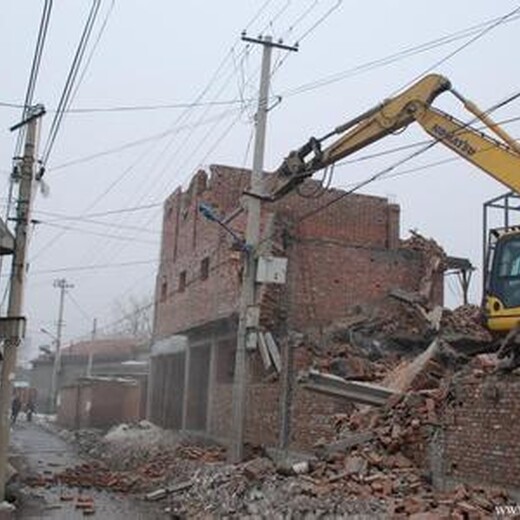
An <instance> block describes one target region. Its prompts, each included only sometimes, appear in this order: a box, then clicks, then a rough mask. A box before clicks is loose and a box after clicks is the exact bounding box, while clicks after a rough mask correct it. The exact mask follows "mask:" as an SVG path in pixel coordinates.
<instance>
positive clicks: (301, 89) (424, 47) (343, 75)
mask: <svg viewBox="0 0 520 520" xmlns="http://www.w3.org/2000/svg"><path fill="white" fill-rule="evenodd" d="M502 18H503V17H499V18H492V19H490V20H487V21H485V22H482V23H479V24H477V25H473V26H470V27H467V28H465V29H462V30H459V31H456V32H453V33H450V34H448V35H446V36H443V37H441V38H436V39H434V40H429V41H427V42H424V43H421V44H419V45H414V46H412V47H408V48H406V49H404V50H402V51H399V52H396V53H392V54H389V55H387V56H384V57H383V58H378V59H376V60H371V61H368V62H365V63H362V64H360V65H356V66H355V67H351V68H348V69H346V70H344V71H341V72H337V73H334V74H332V75H328V76H325V77H323V78H321V79H317V80H313V81H311V82H309V83H304V84H303V85H300V86H298V87H293V88H291V89H288V90H286V91H282V92H281V94H280V95H281V96H282V97H290V96H295V95H299V94H303V93H305V92H309V91H311V90H316V89H318V88H322V87H325V86H327V85H330V84H332V83H337V82H339V81H343V80H344V79H348V78H351V77H354V76H357V75H359V74H361V73H363V72H366V71H370V70H374V69H377V68H380V67H383V66H386V65H390V64H392V63H395V62H398V61H401V60H403V59H405V58H408V57H410V56H415V55H417V54H421V53H424V52H427V51H429V50H432V49H435V48H437V47H442V46H445V45H448V44H451V43H453V42H455V41H458V40H461V39H465V38H468V37H470V36H472V35H474V34H475V33H479V32H480V31H481V30H482V29H483V28H484V29H485V28H486V27H489V26H492V25H493V24H495V23H496V22H497V21H498V20H501V19H502ZM518 19H520V15H515V16H511V17H509V18H507V19H506V20H504V21H503V22H502V23H510V22H513V21H516V20H518Z"/></svg>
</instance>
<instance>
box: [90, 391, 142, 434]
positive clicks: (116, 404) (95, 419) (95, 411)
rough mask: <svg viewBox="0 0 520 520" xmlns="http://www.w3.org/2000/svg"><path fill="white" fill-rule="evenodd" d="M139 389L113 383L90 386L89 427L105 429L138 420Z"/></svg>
mask: <svg viewBox="0 0 520 520" xmlns="http://www.w3.org/2000/svg"><path fill="white" fill-rule="evenodd" d="M140 394H141V389H140V386H139V385H138V384H135V385H130V384H126V383H119V382H115V381H106V382H105V381H103V382H97V381H96V382H95V384H93V386H92V406H91V410H90V426H91V427H94V428H96V427H99V428H105V427H107V426H112V425H114V424H119V423H123V422H135V421H138V420H139V412H140V398H141V395H140Z"/></svg>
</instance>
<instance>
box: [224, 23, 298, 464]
mask: <svg viewBox="0 0 520 520" xmlns="http://www.w3.org/2000/svg"><path fill="white" fill-rule="evenodd" d="M242 40H243V41H247V42H250V43H256V44H260V45H262V46H263V54H262V69H261V75H260V92H259V99H258V109H257V113H256V120H255V124H256V129H255V148H254V155H253V169H252V172H251V187H250V190H249V191H250V193H252V194H256V195H257V197H254V196H248V197H247V199H246V203H247V206H246V209H247V224H246V237H245V239H246V252H245V266H244V274H243V278H242V288H241V294H240V303H239V321H238V331H237V348H236V354H235V372H234V377H233V415H232V419H233V422H232V430H233V431H232V442H231V446H230V450H229V458H230V460H231V462H238V461H240V460H242V458H243V448H244V430H245V422H246V402H247V390H248V379H249V370H248V368H249V367H248V359H247V350H248V346H250V347H251V349H254V348H255V345H256V338H257V333H258V314H259V313H258V309H257V308H256V307H255V304H256V259H257V250H256V249H257V246H258V241H259V235H260V210H261V201H260V198H259V197H258V195H261V194H263V170H264V151H265V133H266V126H267V111H268V106H267V103H268V98H269V79H270V74H271V54H272V49H273V47H277V48H280V49H285V50H292V51H295V50H297V47H289V46H287V45H283V44H282V43H275V42H273V40H272V37H271V36H265V37H263V38H262V37H261V38H258V39H256V38H249V37H247V36H246V35H245V33H242Z"/></svg>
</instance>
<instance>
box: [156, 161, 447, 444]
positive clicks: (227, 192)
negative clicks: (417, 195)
mask: <svg viewBox="0 0 520 520" xmlns="http://www.w3.org/2000/svg"><path fill="white" fill-rule="evenodd" d="M249 178H250V174H249V172H248V171H247V170H241V169H236V168H231V167H224V166H211V167H210V174H208V173H207V172H205V171H199V172H198V173H197V174H196V175H195V176H194V177H193V179H192V181H191V184H190V186H189V188H188V189H187V190H186V191H182V190H181V189H180V188H179V189H177V190H176V191H175V192H174V193H173V194H172V195H171V196H169V197H168V198H167V200H166V201H165V203H164V220H163V234H162V248H161V259H160V267H159V271H158V274H157V282H156V309H155V324H154V338H155V339H154V345H153V348H152V361H151V371H150V392H149V406H148V407H149V416H150V419H151V420H152V421H153V422H155V423H156V424H158V425H161V426H164V427H167V428H173V429H182V430H187V431H196V432H200V433H204V434H206V435H208V436H211V437H213V438H216V439H222V440H225V439H227V438H228V437H229V435H230V433H231V430H230V426H231V424H230V423H231V398H232V381H233V368H234V351H235V348H236V328H237V321H238V317H237V310H238V296H239V288H240V280H241V269H242V259H241V253H240V251H239V250H238V249H237V247H236V244H233V239H232V237H231V236H230V235H229V234H228V233H227V232H226V231H225V230H224V229H223V228H222V227H221V226H219V225H217V224H215V223H214V222H211V221H208V220H205V219H204V217H203V216H202V215H201V214H200V212H199V204H200V203H201V202H205V203H208V204H211V205H212V207H213V208H215V210H216V212H218V214H219V215H220V216H221V217H222V218H223V219H224V221H225V222H226V224H227V225H228V226H229V227H230V228H232V229H233V230H234V232H235V233H237V234H238V235H241V234H242V232H243V230H244V229H245V214H244V213H243V212H241V211H240V208H241V206H240V201H241V197H242V193H243V191H244V189H245V188H246V187H247V186H248V184H249ZM316 188H317V184H316V183H315V182H314V181H308V182H307V184H304V185H303V187H302V189H301V191H300V193H293V194H290V195H288V196H287V197H285V198H284V199H282V200H280V201H277V202H276V203H265V204H264V205H263V208H262V217H261V218H262V220H261V223H262V230H261V234H262V238H261V247H262V251H261V252H262V254H270V255H275V256H285V257H287V258H288V271H287V282H286V284H284V285H264V286H263V288H262V290H261V292H260V296H259V297H260V302H259V303H260V308H261V316H260V322H261V326H262V328H263V330H265V331H268V332H270V333H271V334H272V336H273V337H274V338H275V340H276V342H277V344H278V346H281V347H282V348H284V347H283V346H284V345H286V344H288V343H287V342H286V339H287V337H288V335H287V334H288V333H292V332H299V333H305V334H313V333H314V334H316V332H318V333H319V331H320V330H321V329H322V328H323V327H326V326H328V325H329V324H330V323H332V322H334V321H335V320H337V319H340V318H342V317H343V316H345V314H346V313H347V310H348V309H351V308H352V307H354V306H362V305H364V304H367V303H371V302H375V301H377V300H379V299H381V298H382V297H384V296H385V295H387V294H388V292H389V291H390V290H392V289H395V288H402V289H406V290H410V291H417V290H420V289H421V287H419V284H420V280H421V279H422V278H423V275H424V273H425V270H427V269H431V266H429V265H428V261H427V260H428V259H426V258H425V255H424V254H422V253H421V252H420V251H414V250H411V249H410V248H403V247H401V241H400V236H399V206H398V205H396V204H392V203H389V202H388V201H387V200H386V199H384V198H380V197H374V196H366V195H348V196H342V194H343V193H344V192H341V191H340V190H336V189H326V190H325V189H323V190H322V191H321V192H320V196H319V197H311V196H305V194H306V190H310V191H311V192H315V191H316ZM345 195H346V194H345ZM336 199H338V200H336ZM332 201H335V202H334V203H331V204H329V205H327V203H329V202H332ZM320 208H322V209H320ZM429 289H430V291H429V292H430V294H429V295H428V296H429V298H430V300H431V301H432V302H434V303H436V304H442V300H443V284H442V267H441V266H437V270H436V272H434V273H433V283H432V284H431V286H430V287H429ZM291 344H292V343H291ZM292 345H293V344H292ZM293 347H294V345H293ZM293 353H294V365H293V367H292V371H293V377H295V375H296V373H297V372H298V370H299V369H305V368H308V367H309V366H311V365H312V364H313V358H312V353H311V352H309V350H308V349H298V348H294V350H293ZM278 379H279V378H278V377H277V374H276V372H275V373H274V374H273V371H272V370H271V371H270V372H268V371H267V370H266V368H265V366H264V365H263V364H262V361H261V356H260V354H259V352H258V351H256V352H252V353H251V354H250V385H249V394H248V406H247V408H248V414H247V419H246V439H247V440H248V441H250V442H253V443H258V444H263V445H266V444H267V445H269V444H276V442H277V439H278V436H279V430H280V394H281V383H280V382H279V380H278ZM343 410H344V403H340V402H338V401H335V400H334V399H332V398H330V397H326V396H319V395H315V394H311V393H309V392H306V391H304V390H301V389H299V388H298V386H297V385H295V386H294V388H293V392H292V414H291V422H292V424H291V428H290V431H291V432H292V433H291V439H290V441H291V445H292V446H293V447H297V448H304V447H308V446H310V445H312V444H313V443H314V442H316V440H317V439H319V438H322V439H323V438H324V439H327V438H331V437H332V436H333V435H334V427H333V424H332V421H331V417H332V416H333V414H334V413H336V412H339V411H343Z"/></svg>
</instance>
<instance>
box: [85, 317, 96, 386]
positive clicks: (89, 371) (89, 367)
mask: <svg viewBox="0 0 520 520" xmlns="http://www.w3.org/2000/svg"><path fill="white" fill-rule="evenodd" d="M96 336H97V318H94V320H93V321H92V333H91V336H90V341H91V342H92V343H93V342H94V341H96ZM93 357H94V354H93V353H92V346H91V348H90V350H89V353H88V361H87V377H90V376H91V375H92V361H93Z"/></svg>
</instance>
